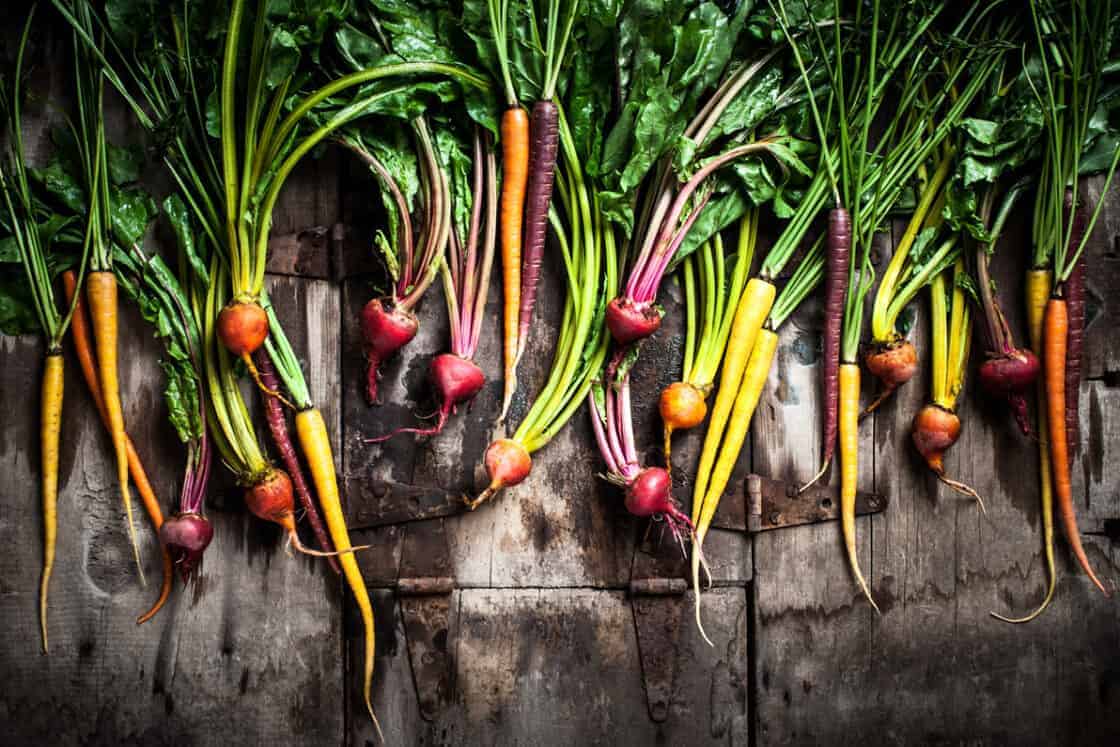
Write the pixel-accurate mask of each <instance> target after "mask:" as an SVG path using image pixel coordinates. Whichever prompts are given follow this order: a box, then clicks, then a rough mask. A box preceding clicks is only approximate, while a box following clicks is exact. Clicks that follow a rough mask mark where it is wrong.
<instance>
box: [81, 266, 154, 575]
mask: <svg viewBox="0 0 1120 747" xmlns="http://www.w3.org/2000/svg"><path fill="white" fill-rule="evenodd" d="M86 294H87V295H88V296H89V311H90V316H91V318H92V319H93V339H94V342H95V343H96V344H97V362H98V366H97V368H98V379H99V380H100V382H101V393H102V397H103V399H104V401H105V412H106V414H107V415H108V418H109V434H110V435H111V436H112V438H113V451H114V452H116V455H117V482H118V484H119V485H120V489H121V498H122V499H123V500H124V512H125V517H126V519H127V520H128V535H129V539H130V540H131V541H132V555H133V558H135V560H136V569H137V571H138V572H139V574H140V582H141V583H143V582H144V566H143V565H141V563H140V545H139V543H137V541H136V525H135V524H134V523H133V521H132V494H131V493H130V492H129V489H128V448H127V447H126V446H125V440H126V435H125V432H124V412H123V411H122V409H121V395H120V380H119V378H118V374H117V276H116V275H114V274H113V273H112V272H111V271H106V270H100V271H97V272H91V273H90V274H89V277H88V278H87V279H86Z"/></svg>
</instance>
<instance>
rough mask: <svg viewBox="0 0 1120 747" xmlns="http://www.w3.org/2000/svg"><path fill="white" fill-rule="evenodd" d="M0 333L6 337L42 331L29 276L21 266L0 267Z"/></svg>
mask: <svg viewBox="0 0 1120 747" xmlns="http://www.w3.org/2000/svg"><path fill="white" fill-rule="evenodd" d="M0 331H3V333H4V334H6V335H23V334H29V333H32V332H39V331H41V330H40V328H39V317H38V316H36V314H35V301H34V300H33V299H32V298H31V290H30V288H28V285H27V276H26V274H25V273H24V271H23V268H22V267H20V266H19V265H13V264H3V265H0Z"/></svg>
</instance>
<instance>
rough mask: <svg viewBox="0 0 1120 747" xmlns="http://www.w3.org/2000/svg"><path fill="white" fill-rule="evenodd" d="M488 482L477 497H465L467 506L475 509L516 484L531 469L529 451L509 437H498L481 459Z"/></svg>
mask: <svg viewBox="0 0 1120 747" xmlns="http://www.w3.org/2000/svg"><path fill="white" fill-rule="evenodd" d="M482 461H483V463H484V464H485V465H486V473H487V474H488V475H490V484H489V485H488V486H487V487H486V490H483V491H482V492H481V493H479V494H478V497H477V498H473V499H471V498H466V499H464V501H465V502H466V504H467V508H469V509H470V510H472V511H473V510H475V509H476V508H478V507H479V506H480V505H482V504H483V503H484V502H486V501H487V500H489V499H490V497H491V496H493V495H494V494H495V493H497V492H498V491H500V490H502V489H503V488H509V487H512V486H514V485H517V484H518V483H520V482H521V481H522V480H524V479H525V478H526V477H528V476H529V472H530V471H531V470H532V469H533V458H532V457H531V456H529V451H528V449H526V448H525V447H524V446H522V445H521V444H520V443H518V442H517V441H514V440H513V439H511V438H499V439H498V440H497V441H494V442H493V443H492V444H490V446H488V447H487V448H486V454H485V455H484V456H483V459H482Z"/></svg>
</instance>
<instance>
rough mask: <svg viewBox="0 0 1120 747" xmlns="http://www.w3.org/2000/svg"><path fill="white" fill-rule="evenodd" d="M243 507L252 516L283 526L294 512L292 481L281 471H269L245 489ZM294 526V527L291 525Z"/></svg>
mask: <svg viewBox="0 0 1120 747" xmlns="http://www.w3.org/2000/svg"><path fill="white" fill-rule="evenodd" d="M245 506H246V507H247V508H248V509H249V511H251V512H252V514H253V516H256V517H257V518H258V519H264V520H265V521H271V522H275V523H277V524H280V525H281V526H285V524H286V521H291V519H292V514H293V513H294V512H295V507H296V504H295V500H294V498H293V497H292V479H291V478H290V477H288V473H287V472H285V471H284V470H282V469H270V470H269V471H268V472H266V473H265V475H264V477H262V478H261V479H260V480H258V481H257V482H256V483H254V484H253V485H250V486H249V487H248V488H246V489H245ZM293 526H294V525H293Z"/></svg>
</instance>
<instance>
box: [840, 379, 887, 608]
mask: <svg viewBox="0 0 1120 747" xmlns="http://www.w3.org/2000/svg"><path fill="white" fill-rule="evenodd" d="M858 482H859V365H858V364H856V363H841V364H840V528H841V530H842V531H843V533H844V549H845V551H846V552H847V554H848V564H849V565H851V567H852V574H853V575H855V577H856V582H857V583H858V584H859V588H860V589H861V590H862V591H863V593H864V594H865V595H866V596H867V600H868V601H869V602H871V606H872V607H874V608H875V611H876V612H878V611H879V605H877V604H875V600H874V599H873V598H872V597H871V590H870V589H868V588H867V581H866V580H864V578H863V571H861V570H860V569H859V558H858V557H857V556H856V486H857V483H858Z"/></svg>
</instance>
